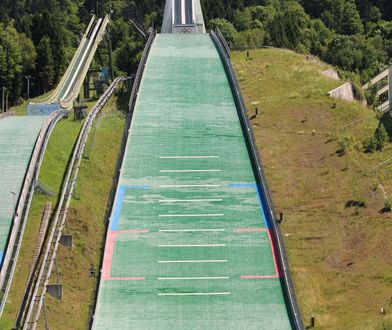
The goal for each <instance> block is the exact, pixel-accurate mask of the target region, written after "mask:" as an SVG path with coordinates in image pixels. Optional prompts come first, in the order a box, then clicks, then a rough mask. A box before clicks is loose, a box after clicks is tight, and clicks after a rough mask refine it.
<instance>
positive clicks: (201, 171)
mask: <svg viewBox="0 0 392 330" xmlns="http://www.w3.org/2000/svg"><path fill="white" fill-rule="evenodd" d="M220 171H221V170H159V172H160V173H204V172H220Z"/></svg>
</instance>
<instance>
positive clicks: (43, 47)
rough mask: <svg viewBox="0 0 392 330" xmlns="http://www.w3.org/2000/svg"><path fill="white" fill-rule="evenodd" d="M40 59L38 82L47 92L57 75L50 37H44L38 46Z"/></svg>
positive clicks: (38, 60) (38, 63)
mask: <svg viewBox="0 0 392 330" xmlns="http://www.w3.org/2000/svg"><path fill="white" fill-rule="evenodd" d="M37 52H38V59H37V69H38V72H39V73H38V83H39V85H40V86H42V91H43V92H44V93H45V92H46V91H47V90H48V88H49V86H50V85H51V84H52V83H53V81H54V77H55V67H54V60H53V54H52V47H51V44H50V39H49V37H43V38H42V39H41V41H40V42H39V44H38V47H37Z"/></svg>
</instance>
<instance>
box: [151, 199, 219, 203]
mask: <svg viewBox="0 0 392 330" xmlns="http://www.w3.org/2000/svg"><path fill="white" fill-rule="evenodd" d="M222 201H223V199H222V198H211V199H160V200H159V202H160V203H182V202H183V203H197V202H222Z"/></svg>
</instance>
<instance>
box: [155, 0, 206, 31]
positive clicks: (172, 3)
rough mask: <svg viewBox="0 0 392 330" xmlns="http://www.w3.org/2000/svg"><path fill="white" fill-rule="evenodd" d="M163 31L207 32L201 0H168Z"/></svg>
mask: <svg viewBox="0 0 392 330" xmlns="http://www.w3.org/2000/svg"><path fill="white" fill-rule="evenodd" d="M162 33H206V28H205V25H204V19H203V12H202V9H201V5H200V0H168V1H166V5H165V13H164V15H163V23H162Z"/></svg>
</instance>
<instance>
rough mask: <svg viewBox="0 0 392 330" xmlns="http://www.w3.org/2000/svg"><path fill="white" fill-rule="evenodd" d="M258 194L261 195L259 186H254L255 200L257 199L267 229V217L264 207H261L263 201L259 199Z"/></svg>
mask: <svg viewBox="0 0 392 330" xmlns="http://www.w3.org/2000/svg"><path fill="white" fill-rule="evenodd" d="M260 193H261V191H260V187H259V185H256V194H257V199H258V201H259V205H260V210H261V215H262V216H263V219H264V225H265V227H266V228H268V229H269V228H270V226H269V224H268V221H267V217H266V216H265V212H264V205H263V201H262V199H261V194H260Z"/></svg>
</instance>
